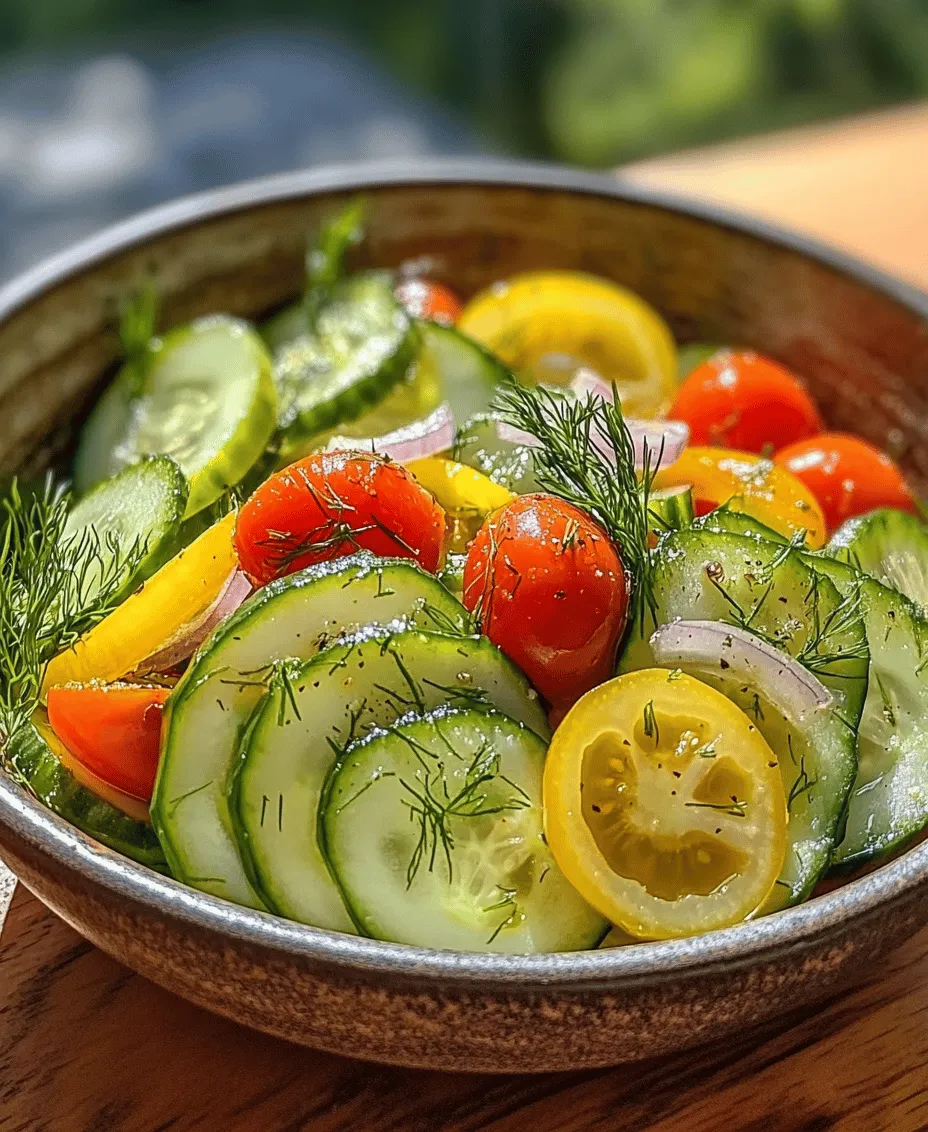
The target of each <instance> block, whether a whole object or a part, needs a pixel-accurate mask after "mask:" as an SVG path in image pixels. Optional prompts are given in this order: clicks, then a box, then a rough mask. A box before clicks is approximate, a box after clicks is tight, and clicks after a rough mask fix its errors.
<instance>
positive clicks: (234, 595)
mask: <svg viewBox="0 0 928 1132" xmlns="http://www.w3.org/2000/svg"><path fill="white" fill-rule="evenodd" d="M250 593H251V583H250V582H249V581H248V579H247V578H246V577H245V575H244V574H243V573H242V571H241V570H233V571H232V573H231V574H230V575H229V578H228V581H227V582H226V584H225V585H224V586H223V588H222V589H221V590H220V591H219V596H218V597H217V598H216V600H215V601H214V602H213V604H212V605H211V606H210V607H209V609H207V610H206V612H205V613H203V614H202V615H201V616H200V617H199V618H198V619H197V620H196V621H191V622H190V623H189V624H187V625H185V626H184V627H183V629H182V630H181V631H180V632H179V633H177V634H176V635H175V636H174V638H173V639H172V640H170V641H168V642H167V643H166V644H164V645H163V646H162V647H161V648H160V649H158V651H157V652H156V653H152V655H151V656H149V657H147V658H146V659H145V660H143V661H142V663H141V664H140V665H139V666H138V668H136V670H135V671H136V674H137V675H143V674H144V673H146V672H167V671H168V670H169V669H171V668H173V667H174V666H175V665H176V664H180V662H181V661H182V660H186V659H187V658H188V657H190V656H193V654H194V653H195V652H196V650H197V649H198V648H199V647H200V645H202V644H203V642H204V641H205V640H206V638H207V637H208V636H209V635H210V633H212V631H213V630H214V629H215V628H216V626H217V625H219V624H220V623H221V622H222V621H225V619H226V618H227V617H229V616H230V615H231V614H233V613H234V612H235V611H236V609H238V607H239V606H240V605H241V604H242V602H243V601H244V600H245V598H246V597H248V595H249V594H250Z"/></svg>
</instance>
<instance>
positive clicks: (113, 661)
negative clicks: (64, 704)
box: [43, 513, 238, 696]
mask: <svg viewBox="0 0 928 1132" xmlns="http://www.w3.org/2000/svg"><path fill="white" fill-rule="evenodd" d="M234 530H235V514H234V513H233V514H230V515H227V516H226V517H225V518H224V519H222V520H220V522H218V523H216V524H215V525H214V526H212V527H210V528H209V529H208V530H206V531H204V532H203V534H201V535H200V537H199V538H198V539H196V540H195V541H194V542H192V543H191V544H190V546H188V547H186V548H185V549H184V550H182V551H181V552H180V553H179V554H177V555H175V557H174V558H172V559H171V560H170V561H169V562H166V563H165V564H164V566H162V567H161V569H160V570H159V571H158V572H157V573H156V574H153V575H152V576H151V577H150V578H149V579H148V581H147V582H146V583H145V584H144V585H143V586H142V587H141V589H139V590H137V591H136V592H135V593H134V594H132V595H131V597H128V598H126V600H125V601H124V602H123V603H122V605H120V606H118V607H117V608H116V609H114V610H113V612H112V613H111V614H110V615H109V616H108V617H105V618H104V619H103V620H102V621H101V622H100V624H99V625H97V626H95V627H94V628H93V629H91V630H90V632H89V633H87V634H86V635H85V636H83V637H81V639H80V640H79V641H78V642H77V643H76V644H75V645H74V646H73V647H72V648H69V649H67V650H65V651H64V652H62V653H59V654H58V655H57V656H56V657H54V658H53V660H52V661H51V663H50V664H49V666H48V668H47V669H46V672H45V680H44V682H43V696H44V692H45V689H47V688H51V687H53V686H54V685H55V684H70V683H75V684H88V683H90V681H92V680H99V681H101V682H103V683H106V684H109V683H112V682H113V681H114V680H119V679H121V678H122V677H123V676H128V675H129V674H130V673H132V672H135V671H136V670H137V669H138V667H139V665H141V664H142V662H143V661H144V660H146V659H147V658H148V657H150V656H152V655H154V654H155V653H156V652H158V651H159V650H160V649H161V648H163V647H164V646H165V645H166V644H168V643H170V642H171V641H173V640H176V639H178V638H179V637H180V636H181V635H182V634H183V633H184V632H185V630H186V628H187V626H189V625H191V624H196V623H197V622H199V621H200V620H201V619H202V617H203V616H204V615H205V613H206V612H207V611H208V610H210V609H211V608H212V607H213V605H214V604H215V603H216V601H217V600H218V599H219V596H220V595H221V594H222V592H223V589H224V587H225V586H226V584H227V582H228V581H229V576H230V575H231V574H232V572H233V571H234V570H235V569H236V568H237V566H238V558H237V557H236V554H235V547H234V545H233V541H232V535H233V533H234Z"/></svg>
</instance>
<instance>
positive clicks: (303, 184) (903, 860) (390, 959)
mask: <svg viewBox="0 0 928 1132" xmlns="http://www.w3.org/2000/svg"><path fill="white" fill-rule="evenodd" d="M420 185H421V186H428V185H435V186H442V185H448V186H452V185H462V186H467V185H472V186H481V185H489V186H491V187H494V186H498V187H501V188H502V187H514V188H525V189H531V190H538V191H540V192H545V191H548V192H551V191H554V192H558V191H561V192H573V193H578V194H582V195H591V196H599V197H604V198H608V199H613V200H619V201H624V202H627V203H630V204H638V205H643V206H648V207H653V208H657V209H662V210H665V211H669V212H674V213H678V214H682V215H685V216H688V217H690V218H692V219H695V220H699V221H703V222H706V223H709V224H713V225H716V226H721V227H723V228H727V229H730V230H734V231H736V232H739V233H742V234H744V235H747V236H749V237H753V238H756V239H759V240H761V241H763V242H766V243H770V244H773V245H776V246H778V247H780V248H783V249H785V250H789V251H793V252H797V253H799V254H801V255H803V256H806V257H809V258H812V259H814V260H816V261H818V262H819V263H821V264H823V265H824V266H826V267H829V268H831V269H833V270H835V271H837V272H839V273H841V274H844V275H846V276H849V277H850V278H852V279H853V280H855V281H856V282H858V283H861V284H863V285H864V286H867V287H869V288H870V289H872V290H875V291H877V292H879V293H881V294H883V295H885V296H887V297H889V298H890V299H892V300H894V301H895V302H897V303H899V304H900V305H901V306H903V307H905V308H907V309H908V310H910V311H911V312H912V313H913V314H915V315H917V316H918V317H920V318H922V319H923V320H925V322H926V323H928V294H925V293H924V292H922V291H919V290H918V289H917V288H915V287H913V286H911V285H909V284H907V283H905V282H902V281H901V280H898V279H895V278H893V277H892V276H890V275H887V274H885V273H884V272H882V271H880V270H879V269H877V268H873V267H870V266H868V265H866V264H864V263H861V262H860V261H858V260H856V259H854V258H853V257H852V256H848V255H846V254H845V253H843V252H840V251H838V250H836V249H834V248H832V247H829V246H827V245H825V244H823V243H821V242H819V241H818V240H816V239H814V238H811V237H808V236H805V235H800V234H798V233H793V232H788V231H785V230H783V229H781V228H779V227H777V226H776V225H774V224H770V223H768V222H766V221H764V220H757V219H754V218H752V217H749V216H744V215H741V214H738V213H737V212H734V211H732V210H730V209H727V208H723V207H719V206H716V205H714V204H710V203H706V202H703V201H697V200H692V199H689V198H687V197H685V196H680V195H677V194H673V193H666V192H664V191H662V190H657V189H653V188H650V187H641V186H638V185H632V184H629V183H628V182H626V181H623V180H622V179H621V178H620V177H612V176H607V175H603V174H596V173H587V172H580V171H575V170H572V169H566V168H563V167H560V166H552V165H545V164H540V163H534V162H521V161H509V160H497V159H492V158H469V157H468V158H429V159H423V160H413V161H389V162H376V163H363V164H361V163H359V164H346V165H337V166H328V167H325V168H321V169H314V170H305V171H298V172H292V173H283V174H278V175H275V176H272V177H265V178H261V179H258V180H252V181H246V182H242V183H240V184H236V185H232V186H229V187H226V188H220V189H215V190H210V191H207V192H204V193H198V194H195V195H193V196H187V197H183V198H180V199H179V200H176V201H173V202H170V203H168V204H165V205H160V206H158V207H156V208H153V209H149V210H147V211H145V212H142V213H139V214H138V215H136V216H133V217H130V218H129V219H127V220H124V221H121V222H119V223H117V224H114V225H112V226H110V227H108V228H106V229H105V230H103V231H102V232H100V233H98V234H97V235H94V236H91V237H90V238H88V239H86V240H83V241H82V242H80V243H78V244H76V245H75V246H73V247H71V248H69V249H67V250H65V251H63V252H60V253H58V254H56V255H54V256H52V257H51V258H49V259H47V260H45V261H44V262H42V263H40V264H38V265H37V266H36V267H33V268H31V269H29V270H28V271H26V272H25V273H23V274H21V275H19V276H18V277H16V278H14V279H13V280H12V281H10V282H9V283H7V284H5V285H4V286H3V287H0V323H3V322H5V321H6V320H7V319H8V318H9V317H10V316H11V315H12V314H14V313H15V312H16V311H18V310H19V309H21V308H23V307H24V306H26V305H27V304H28V303H30V302H32V301H34V300H35V299H36V298H38V297H39V296H41V295H42V294H43V293H45V292H47V291H50V290H52V289H53V288H55V287H56V286H57V285H59V284H61V283H63V282H65V281H67V280H68V279H70V278H73V277H74V276H75V275H78V274H80V273H81V272H82V271H84V270H86V269H87V268H89V267H92V266H96V265H98V264H100V263H102V262H105V261H106V260H107V259H109V258H112V257H114V256H116V255H118V254H120V253H121V252H124V251H126V250H129V249H131V248H132V247H135V246H144V244H145V243H147V242H148V241H150V240H152V239H154V238H157V237H160V236H163V235H165V234H166V233H169V232H172V231H176V230H178V229H184V228H188V227H193V226H196V225H197V224H198V223H201V222H207V221H209V220H212V219H214V218H216V217H217V216H221V215H224V214H228V213H234V212H244V211H248V210H249V209H251V208H260V207H264V206H266V205H269V204H274V203H280V202H285V201H288V200H293V199H299V198H304V197H311V196H320V195H326V194H329V193H335V192H350V191H356V190H364V189H377V188H395V187H415V186H420ZM0 824H2V825H3V826H5V827H6V828H7V829H8V830H9V831H10V832H11V833H13V834H14V835H15V836H16V837H18V838H20V839H21V840H22V841H23V842H24V843H25V844H27V845H28V846H30V847H31V848H32V849H34V850H37V851H38V852H39V853H42V854H44V855H45V856H47V857H49V858H51V859H52V860H53V861H54V862H55V863H56V864H57V865H59V866H61V867H63V868H65V869H68V870H73V871H74V872H76V873H77V874H78V875H79V876H80V877H82V878H83V879H84V880H85V881H89V882H91V883H92V884H96V885H100V886H102V887H103V888H105V889H107V890H108V891H110V892H112V893H114V894H115V895H117V896H121V897H123V898H125V899H126V900H128V901H131V902H133V903H135V904H140V905H142V906H143V907H144V908H145V909H146V910H148V911H150V912H154V913H157V914H159V915H163V916H167V917H169V918H171V919H173V920H175V921H177V922H179V923H181V924H184V925H189V926H191V927H194V928H198V929H201V930H204V929H205V930H207V931H213V932H218V933H220V934H221V935H224V936H229V937H232V938H234V939H235V940H236V941H238V942H240V943H244V944H248V945H251V946H254V947H258V948H264V949H269V950H271V951H274V952H278V953H284V954H286V955H287V956H289V957H292V958H296V959H299V960H303V961H314V962H316V963H319V964H325V965H327V966H330V967H335V968H341V969H343V970H344V971H350V972H355V973H357V974H365V975H367V976H378V975H390V976H394V977H405V978H408V979H411V980H412V981H414V982H416V983H419V984H431V983H436V982H437V983H439V984H449V983H455V984H464V985H468V984H470V985H477V984H479V985H480V986H482V987H484V988H488V989H489V988H492V987H500V988H503V987H505V988H507V989H508V990H510V991H517V990H518V991H520V992H530V991H532V990H533V989H539V990H540V989H546V988H547V989H551V988H556V989H558V990H567V991H569V990H581V989H589V988H590V987H600V988H602V989H608V988H615V987H616V986H617V985H618V984H619V983H622V984H627V983H628V982H629V981H635V982H639V981H641V980H647V981H649V982H653V981H655V980H659V979H670V978H673V977H676V976H678V975H680V974H683V973H685V972H690V973H693V972H696V971H699V970H701V969H705V968H707V967H710V966H711V967H712V968H713V969H714V970H728V969H734V968H737V967H741V966H744V965H746V964H753V963H756V962H759V961H762V960H763V959H765V958H772V957H773V955H774V954H776V953H777V952H780V951H783V950H786V949H797V948H798V949H800V950H802V945H808V946H811V945H812V944H813V943H814V942H815V941H817V940H819V939H822V938H827V937H828V936H829V935H832V934H837V933H838V932H840V931H841V930H842V929H844V928H846V927H847V926H848V925H849V924H850V923H851V922H852V921H854V920H855V919H858V918H860V917H862V916H863V915H865V914H876V913H878V912H879V911H880V909H882V908H884V907H887V906H889V905H890V904H892V903H894V902H895V901H897V900H899V899H902V898H904V897H905V896H907V895H912V894H913V893H914V892H915V890H917V889H919V888H921V887H923V886H925V885H926V884H928V842H924V843H922V844H921V845H918V846H916V847H915V848H913V849H911V850H909V851H908V852H906V853H905V854H903V855H902V856H901V857H899V858H897V859H896V860H894V861H892V862H890V863H889V864H886V865H883V866H881V867H880V868H878V869H876V870H875V871H874V872H871V873H869V874H868V875H866V876H864V877H861V878H859V879H857V880H854V881H851V882H849V883H848V884H846V885H844V886H843V887H841V888H838V889H835V890H834V891H832V892H830V893H827V894H826V895H823V896H819V897H817V898H816V899H814V900H812V901H810V902H807V903H805V904H800V905H797V906H795V907H793V908H788V909H785V910H783V911H780V912H776V913H773V914H772V915H770V916H765V917H763V918H760V919H757V920H751V921H748V922H746V923H742V924H738V925H735V926H734V927H731V928H726V929H724V930H721V931H716V932H710V933H708V934H706V935H702V936H696V937H691V938H688V939H681V940H666V941H658V942H643V943H639V944H636V945H635V946H634V947H618V948H610V949H603V950H594V951H582V952H561V953H547V954H539V955H501V954H496V953H491V952H456V951H442V950H437V949H429V948H422V947H414V946H411V945H407V944H397V943H387V942H382V941H379V940H372V939H367V938H364V937H361V936H352V935H345V934H342V933H340V932H333V931H328V930H325V929H320V928H313V927H310V926H308V925H304V924H298V923H295V922H293V921H290V920H286V919H283V918H282V917H278V916H275V915H272V914H270V913H267V912H260V911H256V910H252V909H248V908H244V907H241V906H239V905H236V904H231V903H229V902H228V901H226V900H222V899H220V898H219V897H215V896H211V895H208V894H207V893H203V892H199V891H198V890H196V889H192V888H188V887H187V886H186V885H183V884H181V883H180V882H178V881H175V880H173V879H171V878H168V877H163V876H161V875H159V874H158V873H155V872H153V871H151V870H150V869H148V868H146V867H145V866H143V865H140V864H137V863H136V862H134V861H132V860H130V859H129V858H128V857H123V856H122V855H121V854H118V853H116V852H113V851H111V850H109V849H106V848H105V847H103V846H101V845H100V844H98V843H97V842H96V841H94V840H93V839H92V838H90V837H88V836H87V835H85V834H83V833H82V832H81V831H80V830H78V829H77V828H76V827H74V826H72V825H70V824H69V823H68V822H66V821H65V820H64V819H63V818H61V817H59V816H58V815H57V814H55V813H53V812H52V811H51V810H48V809H46V807H45V806H44V805H43V804H42V803H41V802H39V801H38V800H37V799H35V798H34V797H33V796H32V795H31V794H29V793H28V792H27V791H26V790H25V789H24V788H22V787H21V786H20V785H19V784H18V783H16V782H15V781H14V780H13V779H12V778H11V777H10V776H9V775H8V774H7V773H6V772H0Z"/></svg>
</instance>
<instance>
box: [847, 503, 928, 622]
mask: <svg viewBox="0 0 928 1132" xmlns="http://www.w3.org/2000/svg"><path fill="white" fill-rule="evenodd" d="M825 553H826V554H830V555H831V556H832V557H833V558H837V559H838V561H839V562H849V563H850V564H851V565H852V566H856V567H857V569H858V570H860V571H862V572H863V573H864V574H869V575H870V577H871V578H876V580H877V581H878V582H882V584H883V585H884V586H889V588H890V589H893V590H897V591H898V592H899V593H901V594H904V595H905V596H906V597H908V598H911V599H912V601H914V602H915V604H916V605H918V606H919V607H920V608H921V609H928V526H926V525H925V523H924V522H923V521H922V520H921V519H919V518H918V517H917V516H915V515H911V514H909V513H908V512H907V511H897V510H895V509H894V508H891V507H882V508H880V509H879V510H877V511H871V512H870V513H869V514H867V515H861V516H859V517H858V518H856V519H849V520H848V521H847V522H846V523H844V524H843V526H841V527H839V528H838V530H837V531H835V533H834V534H833V535H832V537H831V541H830V542H829V543H828V546H827V547H826V548H825Z"/></svg>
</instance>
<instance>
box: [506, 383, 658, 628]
mask: <svg viewBox="0 0 928 1132" xmlns="http://www.w3.org/2000/svg"><path fill="white" fill-rule="evenodd" d="M494 410H495V411H496V412H498V413H499V414H500V416H501V417H502V418H503V420H505V421H506V422H507V423H508V424H511V425H513V426H514V427H515V428H519V429H522V430H523V431H524V432H527V433H530V434H531V435H532V436H534V437H536V439H537V440H538V442H539V447H537V448H533V449H532V457H533V460H534V463H535V476H536V478H537V480H538V483H539V484H540V486H541V487H542V489H543V490H544V491H547V492H550V494H551V495H556V496H558V497H559V498H560V499H564V500H566V501H567V502H568V503H573V504H574V505H575V506H576V507H579V508H580V510H581V511H586V512H587V513H588V514H589V515H591V516H592V517H593V518H594V519H595V520H596V521H597V522H598V523H599V524H600V525H601V526H602V527H603V529H604V530H605V531H606V533H607V534H608V535H609V537H610V538H611V539H612V540H613V541H614V542H615V543H616V545H617V547H618V549H619V551H620V553H621V555H622V563H623V565H624V567H625V569H626V573H627V575H628V577H629V581H630V583H631V590H632V599H633V601H634V603H635V612H636V613H637V614H639V615H641V616H643V614H644V610H645V608H646V607H647V608H648V609H650V610H651V612H652V613H654V614H656V609H657V606H656V601H655V598H654V594H653V590H652V586H651V579H650V570H649V567H650V558H649V554H648V496H649V494H650V491H651V483H652V480H653V479H654V472H655V470H656V467H655V466H654V465H653V464H652V453H651V452H650V450H649V449H648V448H647V446H645V454H644V468H643V469H642V472H641V477H640V480H639V477H638V474H637V473H636V471H635V449H634V444H633V443H632V438H631V434H630V433H629V431H628V426H627V425H626V423H625V418H624V416H623V415H622V409H621V405H620V402H619V397H618V392H617V391H616V390H614V400H613V401H612V402H609V401H607V400H604V399H603V398H601V397H593V396H587V397H583V398H577V399H574V398H570V397H564V396H563V395H561V394H559V393H557V392H555V391H552V390H549V389H546V388H544V387H542V386H536V387H529V386H525V385H521V384H520V383H519V382H517V381H516V380H515V379H512V380H510V381H507V382H506V383H505V384H504V385H502V386H501V387H500V388H499V389H498V391H497V394H496V398H495V401H494ZM660 456H661V453H658V458H657V464H659V463H660Z"/></svg>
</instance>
